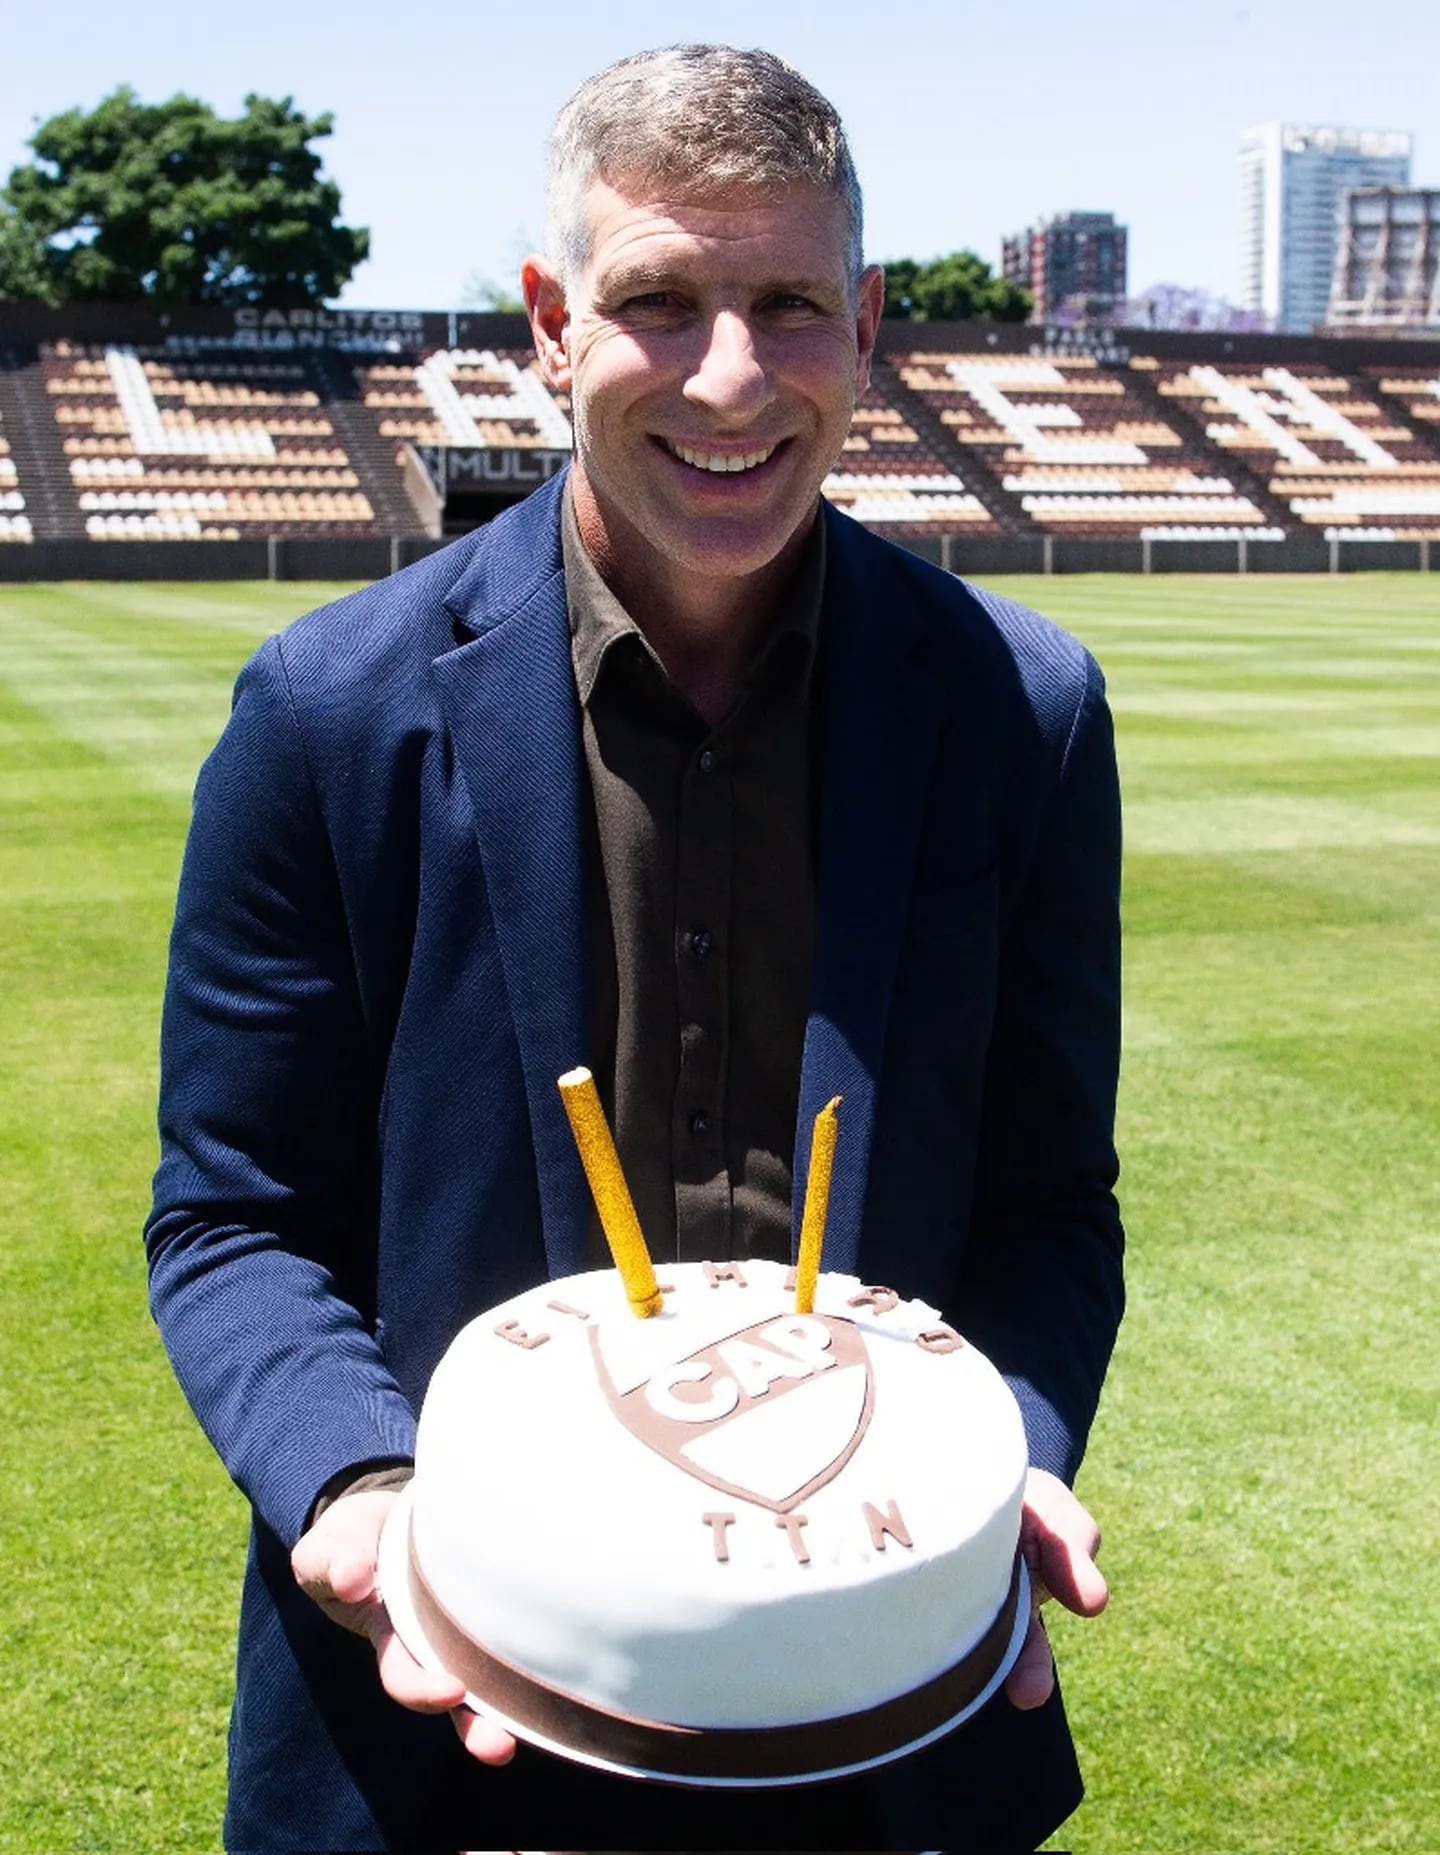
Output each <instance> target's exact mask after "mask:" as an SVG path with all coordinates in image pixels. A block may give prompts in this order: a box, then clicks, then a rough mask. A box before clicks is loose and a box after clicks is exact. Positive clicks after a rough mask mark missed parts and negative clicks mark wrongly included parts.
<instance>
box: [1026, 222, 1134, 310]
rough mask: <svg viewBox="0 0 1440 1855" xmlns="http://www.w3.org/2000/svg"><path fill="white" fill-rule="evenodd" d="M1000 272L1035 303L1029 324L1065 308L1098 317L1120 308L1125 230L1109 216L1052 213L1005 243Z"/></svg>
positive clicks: (1125, 276)
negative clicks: (1073, 307)
mask: <svg viewBox="0 0 1440 1855" xmlns="http://www.w3.org/2000/svg"><path fill="white" fill-rule="evenodd" d="M1000 262H1001V267H1002V269H1003V270H1004V273H1005V276H1006V278H1007V279H1008V281H1009V282H1011V283H1017V284H1019V286H1020V287H1021V289H1022V290H1028V291H1029V292H1030V294H1031V295H1032V296H1033V297H1034V299H1035V307H1034V309H1033V310H1032V312H1031V317H1030V319H1031V321H1032V322H1046V321H1049V319H1050V318H1051V317H1052V316H1053V315H1054V314H1055V312H1056V311H1057V310H1058V309H1060V308H1061V306H1062V305H1064V304H1067V303H1069V304H1073V305H1076V306H1077V307H1079V308H1081V309H1082V310H1083V311H1084V312H1085V313H1086V314H1087V315H1094V316H1100V315H1103V314H1105V313H1106V312H1107V311H1108V310H1111V309H1113V308H1114V307H1115V305H1116V304H1117V303H1119V302H1123V301H1124V299H1125V294H1126V287H1127V274H1126V255H1125V227H1124V226H1123V225H1116V223H1115V215H1114V213H1054V214H1052V215H1051V216H1050V217H1049V218H1043V219H1037V220H1036V221H1035V223H1034V225H1032V226H1029V227H1027V228H1026V230H1025V231H1023V232H1017V233H1015V235H1014V236H1013V237H1012V238H1007V239H1006V240H1005V241H1004V245H1003V248H1002V256H1001V260H1000Z"/></svg>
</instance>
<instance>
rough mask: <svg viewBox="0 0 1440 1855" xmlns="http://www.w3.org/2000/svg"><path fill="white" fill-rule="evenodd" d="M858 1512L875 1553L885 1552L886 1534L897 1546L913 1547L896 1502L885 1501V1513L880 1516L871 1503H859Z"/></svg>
mask: <svg viewBox="0 0 1440 1855" xmlns="http://www.w3.org/2000/svg"><path fill="white" fill-rule="evenodd" d="M860 1511H861V1513H862V1514H864V1516H865V1524H866V1526H868V1527H869V1529H870V1544H871V1545H872V1546H873V1547H874V1548H875V1550H876V1551H877V1552H883V1551H884V1550H885V1535H886V1534H887V1533H888V1534H889V1535H890V1537H891V1538H892V1539H893V1540H895V1541H896V1543H897V1544H898V1545H901V1546H913V1545H914V1543H915V1542H914V1541H913V1540H912V1539H911V1537H910V1529H909V1527H907V1526H906V1524H905V1522H904V1521H903V1520H902V1519H901V1518H900V1506H899V1503H898V1502H896V1501H887V1502H886V1503H885V1511H884V1513H883V1514H882V1513H881V1511H880V1509H879V1508H878V1507H876V1506H874V1505H872V1503H871V1502H869V1501H862V1502H861V1503H860Z"/></svg>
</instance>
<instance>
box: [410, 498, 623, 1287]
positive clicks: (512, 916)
mask: <svg viewBox="0 0 1440 1855" xmlns="http://www.w3.org/2000/svg"><path fill="white" fill-rule="evenodd" d="M559 508H560V502H559V488H558V483H557V484H552V485H551V486H550V487H549V488H547V489H546V490H543V491H540V492H538V493H537V494H536V495H535V496H534V497H532V498H530V499H529V501H527V502H526V503H525V504H524V505H522V506H521V508H520V509H517V510H516V512H515V515H514V517H512V518H509V519H508V520H507V521H505V522H503V523H502V524H497V526H496V528H495V529H494V530H492V531H490V532H489V534H487V537H486V545H485V546H484V547H483V548H482V549H481V550H480V551H479V552H478V553H477V555H476V557H475V560H474V561H473V562H472V564H471V567H470V568H469V569H468V570H467V572H466V573H465V575H463V576H462V578H461V579H460V580H459V581H458V582H457V584H456V586H455V588H454V590H453V591H452V593H451V595H450V597H449V598H448V599H447V601H446V604H447V606H448V608H449V609H450V611H451V613H452V615H453V616H454V617H455V618H456V620H457V622H458V624H459V626H461V627H463V628H464V630H465V631H468V632H474V633H476V634H477V635H475V636H474V637H473V639H472V640H471V641H470V642H467V643H465V644H462V645H461V647H460V648H459V649H457V650H454V651H450V652H448V653H447V654H446V655H445V656H443V657H438V658H437V659H436V660H435V664H434V672H435V678H436V682H437V685H438V690H439V696H440V701H441V705H442V707H443V708H444V711H445V715H446V718H447V720H448V722H449V724H450V728H451V732H452V736H453V739H454V743H455V753H456V758H457V761H458V763H459V766H460V769H461V772H462V774H463V776H464V779H465V782H466V787H467V789H468V791H469V794H470V801H471V806H472V809H473V811H474V816H475V831H476V836H477V837H478V839H479V844H480V856H481V860H482V863H483V865H484V869H485V880H486V886H487V889H488V893H489V897H490V905H491V909H492V912H493V915H494V920H495V931H496V935H497V937H498V940H499V944H500V955H501V961H502V964H503V967H504V971H505V979H506V984H507V987H508V989H509V994H510V1008H511V1013H512V1016H513V1020H514V1024H515V1034H516V1038H517V1040H518V1043H519V1046H520V1060H521V1066H522V1068H523V1071H524V1076H525V1093H526V1099H527V1104H528V1107H529V1111H530V1125H531V1131H532V1136H533V1139H534V1146H535V1159H536V1165H537V1169H538V1185H539V1192H540V1210H541V1218H542V1222H543V1227H544V1236H545V1252H546V1259H547V1262H548V1265H549V1270H550V1274H551V1276H552V1277H553V1276H558V1275H569V1274H573V1273H574V1272H575V1271H577V1270H579V1269H581V1268H583V1267H584V1241H585V1221H586V1217H587V1207H588V1203H589V1199H588V1189H587V1187H586V1184H585V1175H584V1172H583V1170H582V1168H581V1166H580V1161H579V1157H578V1155H577V1153H576V1149H575V1142H574V1139H573V1138H572V1136H571V1133H570V1127H569V1123H568V1121H567V1120H566V1117H565V1111H564V1107H563V1105H562V1103H561V1100H560V1093H559V1090H558V1089H557V1088H556V1086H555V1084H556V1079H557V1078H558V1077H559V1076H561V1075H562V1074H563V1073H564V1072H565V1071H566V1070H567V1069H573V1068H574V1067H575V1065H576V1064H577V1063H579V1062H581V1061H583V1060H584V1055H585V1052H586V1050H587V1049H588V1045H589V1027H588V1021H587V1020H588V1010H587V998H588V983H587V968H588V947H589V939H588V928H587V925H586V915H585V897H584V874H585V873H584V862H583V851H582V843H583V839H582V834H581V817H582V814H581V804H582V798H583V792H584V785H583V778H582V767H581V747H580V723H579V713H578V705H577V699H576V695H575V683H574V676H573V672H572V669H571V662H570V625H569V616H568V613H567V609H566V603H565V582H564V577H563V574H562V571H561V566H560V549H559V526H558V518H559Z"/></svg>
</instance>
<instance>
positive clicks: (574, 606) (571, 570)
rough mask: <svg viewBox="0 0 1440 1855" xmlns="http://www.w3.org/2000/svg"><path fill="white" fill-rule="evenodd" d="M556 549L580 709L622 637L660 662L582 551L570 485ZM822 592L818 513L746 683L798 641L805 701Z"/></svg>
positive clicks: (822, 535)
mask: <svg viewBox="0 0 1440 1855" xmlns="http://www.w3.org/2000/svg"><path fill="white" fill-rule="evenodd" d="M560 545H561V552H562V556H563V559H564V565H565V598H566V603H567V605H568V607H569V613H570V655H571V660H572V662H573V663H574V666H575V687H576V690H577V692H578V693H579V697H580V704H581V707H582V708H583V707H587V706H588V705H589V702H590V698H591V696H592V695H593V694H594V691H595V685H596V683H597V682H598V681H599V678H600V672H601V670H602V668H603V667H604V663H605V658H606V656H607V654H608V653H609V651H610V649H611V647H612V646H613V645H614V644H616V643H617V642H618V641H619V640H620V639H621V638H627V637H636V638H639V640H640V642H641V644H642V645H643V646H644V648H645V650H646V651H647V652H648V653H649V655H650V656H651V657H652V658H654V659H655V661H656V663H659V661H660V660H659V658H658V657H656V655H655V652H654V650H653V649H652V648H651V645H650V642H649V640H648V639H647V638H646V636H645V634H644V632H643V631H642V630H641V629H640V627H639V626H638V625H637V624H636V623H635V620H634V619H633V618H631V616H630V614H629V613H628V612H627V611H626V610H625V608H624V606H623V605H621V603H620V601H619V600H618V599H617V598H616V597H615V595H614V593H613V592H611V590H610V588H609V587H608V586H607V585H606V584H605V581H604V580H603V579H602V578H601V576H600V571H599V569H598V568H597V567H596V565H595V563H594V561H593V560H591V558H590V556H589V554H588V553H587V552H586V551H585V543H584V542H583V541H582V540H581V539H580V524H579V523H578V522H577V521H576V519H575V504H574V498H573V496H572V494H571V490H570V485H569V483H568V481H567V483H566V485H565V494H564V499H563V509H562V513H561V518H560ZM824 592H825V523H824V520H823V519H822V518H821V517H820V516H818V515H817V517H816V519H815V521H814V523H813V524H812V526H811V529H810V533H809V534H808V535H807V536H806V538H805V546H804V547H803V549H802V550H801V553H800V558H799V560H798V562H797V563H796V567H795V573H794V576H793V578H792V579H791V581H790V584H789V586H788V587H786V589H785V593H784V595H783V597H782V599H781V602H780V607H779V610H778V611H777V613H776V615H775V621H774V623H773V625H772V626H771V627H770V629H769V631H768V632H767V633H766V635H765V637H764V639H763V640H762V642H761V644H760V646H759V648H758V650H757V652H756V655H755V659H754V661H753V662H752V663H751V665H750V666H749V669H748V670H747V671H746V681H747V682H748V681H749V680H750V678H751V677H753V676H754V674H755V673H756V671H757V670H758V669H759V668H760V666H761V665H762V664H763V663H764V662H765V661H766V660H767V659H768V658H769V657H770V655H771V653H772V652H773V651H774V650H775V648H776V647H777V646H778V645H779V644H780V641H781V640H782V639H783V638H791V637H794V638H798V639H799V640H800V641H801V645H802V647H803V661H802V667H801V670H800V674H799V678H798V693H799V696H800V699H801V701H806V700H808V698H809V694H810V681H811V677H812V674H813V672H814V667H815V649H816V645H817V644H818V642H819V637H820V608H821V603H822V600H823V596H824ZM662 668H663V666H662Z"/></svg>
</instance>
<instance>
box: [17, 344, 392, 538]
mask: <svg viewBox="0 0 1440 1855" xmlns="http://www.w3.org/2000/svg"><path fill="white" fill-rule="evenodd" d="M40 361H41V369H42V373H43V376H44V382H45V391H46V392H47V394H49V395H50V397H51V400H52V402H53V407H54V416H55V420H56V423H57V424H58V425H60V426H61V427H62V428H63V429H64V432H65V438H64V450H65V453H66V456H67V458H68V459H69V469H70V476H71V480H72V482H73V484H74V486H75V496H76V503H77V506H78V508H79V510H80V512H81V514H82V516H83V517H84V520H85V532H86V534H87V535H89V536H91V537H92V538H94V539H97V540H99V539H104V540H122V541H123V540H152V539H163V540H169V539H175V540H179V539H192V540H216V541H234V540H239V539H240V538H241V537H242V536H243V535H244V534H245V533H246V532H247V531H258V532H262V533H264V534H275V535H286V534H304V535H316V536H319V535H336V536H339V535H344V534H350V533H356V532H363V531H365V530H368V529H369V528H370V527H371V526H373V522H374V511H373V510H372V508H371V506H370V503H369V500H368V498H367V497H366V496H365V495H364V493H363V492H362V491H361V489H360V487H359V482H358V479H357V478H356V475H355V473H354V470H353V469H352V468H351V464H350V459H349V457H348V456H347V455H346V453H345V451H344V449H343V448H342V447H341V446H340V445H339V444H338V443H337V442H336V438H335V431H334V427H333V425H332V424H331V422H330V419H329V417H328V416H327V412H326V408H325V406H324V404H323V403H322V395H321V392H320V390H319V388H318V386H317V384H316V382H315V381H314V380H313V379H312V378H311V377H310V375H309V371H308V369H307V366H306V363H305V362H304V361H303V360H298V359H297V360H285V361H281V360H270V359H265V360H255V359H248V358H247V359H244V360H231V359H214V358H211V357H208V356H207V357H204V358H199V357H189V356H178V355H169V354H167V353H166V352H165V351H164V350H163V349H161V350H158V351H157V350H155V349H152V348H148V347H144V348H136V347H130V346H122V345H106V346H104V347H96V346H86V345H80V344H72V343H70V342H66V341H61V342H57V343H55V344H54V345H53V346H51V347H48V348H44V349H42V350H41V356H40Z"/></svg>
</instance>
